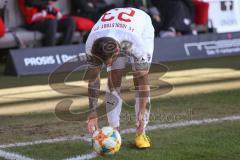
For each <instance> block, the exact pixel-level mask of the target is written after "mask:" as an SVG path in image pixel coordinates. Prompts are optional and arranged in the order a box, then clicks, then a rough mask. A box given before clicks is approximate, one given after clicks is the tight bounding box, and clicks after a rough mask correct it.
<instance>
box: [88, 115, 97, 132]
mask: <svg viewBox="0 0 240 160" xmlns="http://www.w3.org/2000/svg"><path fill="white" fill-rule="evenodd" d="M97 129H98V118H97V113H96V112H91V113H89V115H88V120H87V130H88V133H89V134H91V135H93V133H94V132H95V131H96V130H97Z"/></svg>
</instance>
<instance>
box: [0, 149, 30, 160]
mask: <svg viewBox="0 0 240 160" xmlns="http://www.w3.org/2000/svg"><path fill="white" fill-rule="evenodd" d="M0 157H2V158H5V159H7V160H33V159H31V158H29V157H25V156H22V155H20V154H16V153H11V152H6V151H2V150H0Z"/></svg>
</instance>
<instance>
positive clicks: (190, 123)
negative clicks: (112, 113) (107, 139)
mask: <svg viewBox="0 0 240 160" xmlns="http://www.w3.org/2000/svg"><path fill="white" fill-rule="evenodd" d="M238 120H240V115H239V116H238V115H236V116H230V117H222V118H211V119H203V120H192V121H182V122H176V123H168V124H159V125H154V126H148V127H147V129H146V130H147V131H152V130H157V129H170V128H179V127H186V126H194V125H204V124H211V123H221V122H225V121H238ZM135 132H136V129H134V128H130V129H126V130H123V131H122V132H121V134H130V133H135ZM94 154H95V156H94ZM97 156H98V155H97V154H96V153H94V152H93V153H89V154H85V155H82V156H78V157H75V158H69V159H66V160H90V159H93V158H96V157H97Z"/></svg>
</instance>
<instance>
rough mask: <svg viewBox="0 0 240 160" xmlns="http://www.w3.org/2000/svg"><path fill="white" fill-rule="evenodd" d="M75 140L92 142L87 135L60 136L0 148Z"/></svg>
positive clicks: (0, 146)
mask: <svg viewBox="0 0 240 160" xmlns="http://www.w3.org/2000/svg"><path fill="white" fill-rule="evenodd" d="M75 140H80V141H86V142H91V138H89V137H87V136H71V137H70V136H67V137H59V138H54V139H47V140H39V141H33V142H22V143H14V144H6V145H0V148H11V147H24V146H32V145H37V144H51V143H57V142H64V141H75Z"/></svg>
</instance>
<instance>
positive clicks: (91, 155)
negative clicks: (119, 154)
mask: <svg viewBox="0 0 240 160" xmlns="http://www.w3.org/2000/svg"><path fill="white" fill-rule="evenodd" d="M97 156H98V155H97V153H95V152H92V153H88V154H85V155H82V156H77V157H73V158H68V159H65V160H88V159H93V158H96V157H97Z"/></svg>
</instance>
